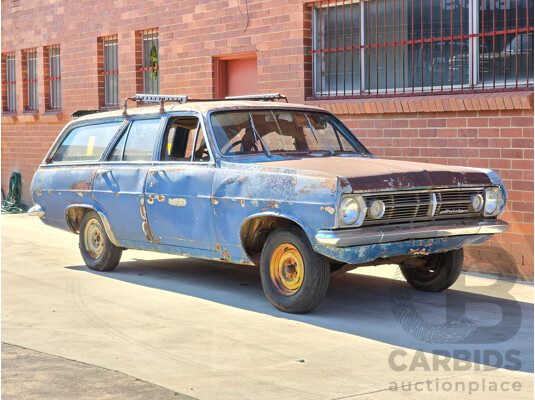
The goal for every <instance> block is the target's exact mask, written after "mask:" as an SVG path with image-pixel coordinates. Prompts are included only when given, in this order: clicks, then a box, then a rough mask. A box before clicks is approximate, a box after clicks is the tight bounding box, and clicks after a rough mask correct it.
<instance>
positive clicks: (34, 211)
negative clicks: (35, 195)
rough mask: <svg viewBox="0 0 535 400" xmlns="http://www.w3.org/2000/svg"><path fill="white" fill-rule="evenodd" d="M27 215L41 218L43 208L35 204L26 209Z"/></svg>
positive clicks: (43, 212)
mask: <svg viewBox="0 0 535 400" xmlns="http://www.w3.org/2000/svg"><path fill="white" fill-rule="evenodd" d="M27 215H29V216H32V217H39V218H43V217H44V216H45V210H43V208H42V207H41V206H38V205H35V206H33V207H32V208H30V209H29V210H28V213H27Z"/></svg>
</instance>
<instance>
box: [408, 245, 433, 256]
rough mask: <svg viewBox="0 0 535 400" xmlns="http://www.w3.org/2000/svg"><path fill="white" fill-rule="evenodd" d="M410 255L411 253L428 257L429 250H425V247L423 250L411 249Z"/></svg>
mask: <svg viewBox="0 0 535 400" xmlns="http://www.w3.org/2000/svg"><path fill="white" fill-rule="evenodd" d="M409 253H410V254H415V255H421V256H426V255H428V254H429V251H427V250H426V249H425V247H424V248H421V249H410V250H409Z"/></svg>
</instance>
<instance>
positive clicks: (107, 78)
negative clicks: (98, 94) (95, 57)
mask: <svg viewBox="0 0 535 400" xmlns="http://www.w3.org/2000/svg"><path fill="white" fill-rule="evenodd" d="M101 40H102V64H103V65H102V72H101V73H102V75H103V77H104V106H105V107H119V51H118V50H119V48H118V43H117V36H110V37H105V38H102V39H101Z"/></svg>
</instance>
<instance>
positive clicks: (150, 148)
mask: <svg viewBox="0 0 535 400" xmlns="http://www.w3.org/2000/svg"><path fill="white" fill-rule="evenodd" d="M160 120H161V119H160V118H158V119H140V120H135V121H133V122H132V124H130V127H129V129H128V130H127V131H126V132H125V133H124V134H123V136H122V137H121V139H120V140H119V141H118V142H117V144H116V145H115V147H114V149H113V150H112V152H111V154H110V156H109V158H108V161H150V160H152V153H153V152H154V146H155V144H156V141H157V139H158V133H159V127H160Z"/></svg>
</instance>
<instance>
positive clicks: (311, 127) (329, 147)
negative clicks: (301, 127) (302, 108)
mask: <svg viewBox="0 0 535 400" xmlns="http://www.w3.org/2000/svg"><path fill="white" fill-rule="evenodd" d="M303 115H304V116H305V118H306V119H307V122H308V126H309V127H310V130H311V131H312V134H313V135H314V138H315V139H316V143H318V135H316V130H315V129H314V127H313V126H312V124H311V123H310V120H309V119H308V116H307V115H306V114H303ZM320 139H321V140H322V141H323V143H325V146H327V148H328V149H329V153H331V156H334V150H333V149H332V148H331V146H329V145H328V144H327V142H326V141H325V139H323V137H322V136H320Z"/></svg>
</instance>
